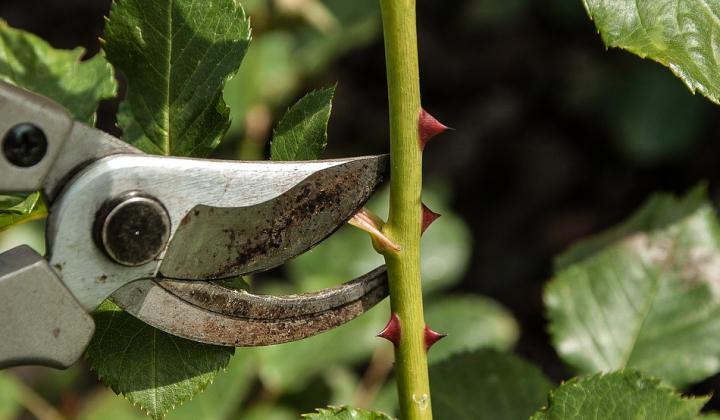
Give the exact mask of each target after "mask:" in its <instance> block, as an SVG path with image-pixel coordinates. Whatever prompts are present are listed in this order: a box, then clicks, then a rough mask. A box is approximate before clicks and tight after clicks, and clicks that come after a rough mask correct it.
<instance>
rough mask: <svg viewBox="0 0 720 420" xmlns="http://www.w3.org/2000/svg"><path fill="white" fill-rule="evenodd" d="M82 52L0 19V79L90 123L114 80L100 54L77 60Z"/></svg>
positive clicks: (112, 94)
mask: <svg viewBox="0 0 720 420" xmlns="http://www.w3.org/2000/svg"><path fill="white" fill-rule="evenodd" d="M84 54H85V50H84V49H83V48H75V49H74V50H59V49H54V48H53V47H51V46H50V44H48V43H47V42H45V41H44V40H42V39H40V38H39V37H37V36H35V35H33V34H31V33H28V32H25V31H22V30H19V29H14V28H12V27H10V26H8V24H7V23H6V22H5V21H4V20H2V19H0V80H3V81H6V82H9V83H11V84H14V85H16V86H20V87H22V88H24V89H27V90H29V91H32V92H35V93H38V94H40V95H43V96H47V97H48V98H50V99H52V100H54V101H55V102H58V103H59V104H60V105H62V106H64V107H65V108H67V110H68V111H70V114H72V116H73V117H74V118H75V119H77V120H80V121H84V122H86V123H89V124H92V123H94V121H95V110H96V109H97V107H98V103H99V102H100V101H101V100H102V99H110V98H113V97H115V94H116V90H117V83H116V82H115V77H114V76H113V69H112V66H110V64H109V63H108V62H107V60H106V59H105V57H104V56H103V55H102V54H97V55H95V56H94V57H93V58H91V59H89V60H85V61H81V59H82V57H83V55H84Z"/></svg>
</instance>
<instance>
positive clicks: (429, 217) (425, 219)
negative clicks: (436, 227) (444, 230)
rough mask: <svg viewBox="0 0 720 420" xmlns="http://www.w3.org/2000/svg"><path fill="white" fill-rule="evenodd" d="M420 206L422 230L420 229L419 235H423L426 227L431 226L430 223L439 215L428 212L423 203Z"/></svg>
mask: <svg viewBox="0 0 720 420" xmlns="http://www.w3.org/2000/svg"><path fill="white" fill-rule="evenodd" d="M421 204H422V228H420V231H421V233H425V231H426V230H427V228H428V226H430V225H431V224H432V222H434V221H436V220H437V219H438V217H440V215H439V214H438V213H435V212H434V211H432V210H430V209H429V208H428V206H426V205H425V203H421Z"/></svg>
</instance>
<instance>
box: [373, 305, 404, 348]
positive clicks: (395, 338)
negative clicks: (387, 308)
mask: <svg viewBox="0 0 720 420" xmlns="http://www.w3.org/2000/svg"><path fill="white" fill-rule="evenodd" d="M377 336H378V337H382V338H384V339H386V340H388V341H390V342H391V343H393V344H394V345H395V346H399V345H400V318H399V317H398V316H397V314H396V313H395V312H393V313H392V315H390V321H388V323H387V325H386V326H385V328H383V330H382V331H380V332H379V333H378V335H377Z"/></svg>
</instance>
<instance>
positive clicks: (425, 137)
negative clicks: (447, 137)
mask: <svg viewBox="0 0 720 420" xmlns="http://www.w3.org/2000/svg"><path fill="white" fill-rule="evenodd" d="M447 130H450V127H448V126H446V125H445V124H443V123H441V122H440V121H438V120H437V119H436V118H435V117H433V116H432V115H430V113H428V112H427V111H425V109H421V110H420V118H419V120H418V132H419V134H420V149H425V145H426V144H427V142H429V141H430V140H431V139H432V138H433V137H435V136H437V135H438V134H441V133H444V132H446V131H447Z"/></svg>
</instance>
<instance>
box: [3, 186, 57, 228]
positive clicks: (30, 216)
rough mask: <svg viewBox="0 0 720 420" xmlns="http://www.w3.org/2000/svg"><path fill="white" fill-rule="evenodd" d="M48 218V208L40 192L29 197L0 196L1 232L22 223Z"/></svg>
mask: <svg viewBox="0 0 720 420" xmlns="http://www.w3.org/2000/svg"><path fill="white" fill-rule="evenodd" d="M45 216H47V207H45V203H44V202H43V200H42V197H40V193H39V192H35V193H32V194H30V195H28V196H27V197H22V196H17V195H0V232H2V231H3V230H5V229H8V228H10V227H11V226H14V225H18V224H20V223H25V222H30V221H33V220H37V219H42V218H43V217H45Z"/></svg>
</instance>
